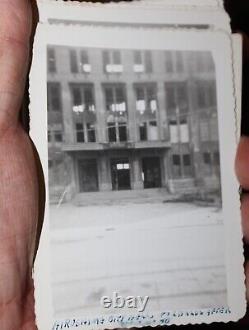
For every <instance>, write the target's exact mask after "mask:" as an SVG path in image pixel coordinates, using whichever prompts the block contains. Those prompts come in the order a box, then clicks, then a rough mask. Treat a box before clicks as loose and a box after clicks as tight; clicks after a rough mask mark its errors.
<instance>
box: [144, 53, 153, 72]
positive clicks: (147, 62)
mask: <svg viewBox="0 0 249 330" xmlns="http://www.w3.org/2000/svg"><path fill="white" fill-rule="evenodd" d="M144 62H145V70H146V72H147V73H152V71H153V65H152V54H151V52H150V51H149V50H148V51H146V52H145V54H144Z"/></svg>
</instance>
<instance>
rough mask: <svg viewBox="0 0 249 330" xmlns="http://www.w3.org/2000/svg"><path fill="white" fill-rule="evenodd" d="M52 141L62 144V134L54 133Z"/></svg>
mask: <svg viewBox="0 0 249 330" xmlns="http://www.w3.org/2000/svg"><path fill="white" fill-rule="evenodd" d="M54 140H55V142H62V132H61V131H54Z"/></svg>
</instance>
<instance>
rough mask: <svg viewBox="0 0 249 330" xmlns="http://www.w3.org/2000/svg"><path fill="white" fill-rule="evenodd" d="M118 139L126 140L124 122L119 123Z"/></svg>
mask: <svg viewBox="0 0 249 330" xmlns="http://www.w3.org/2000/svg"><path fill="white" fill-rule="evenodd" d="M118 129H119V140H120V142H124V141H127V126H126V124H122V123H119V125H118Z"/></svg>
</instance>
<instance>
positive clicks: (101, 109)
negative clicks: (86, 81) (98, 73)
mask: <svg viewBox="0 0 249 330" xmlns="http://www.w3.org/2000/svg"><path fill="white" fill-rule="evenodd" d="M94 86H95V105H96V116H97V127H96V130H97V132H96V133H97V141H98V142H100V143H104V142H107V134H106V133H107V132H106V111H105V97H104V90H103V88H102V85H101V83H100V82H97V83H95V85H94Z"/></svg>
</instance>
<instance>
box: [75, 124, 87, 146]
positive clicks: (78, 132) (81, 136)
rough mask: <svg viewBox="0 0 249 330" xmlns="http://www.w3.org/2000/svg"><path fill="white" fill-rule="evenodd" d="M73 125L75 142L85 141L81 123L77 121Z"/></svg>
mask: <svg viewBox="0 0 249 330" xmlns="http://www.w3.org/2000/svg"><path fill="white" fill-rule="evenodd" d="M75 126H76V141H77V142H85V136H84V126H83V124H81V123H77V124H76V125H75Z"/></svg>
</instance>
